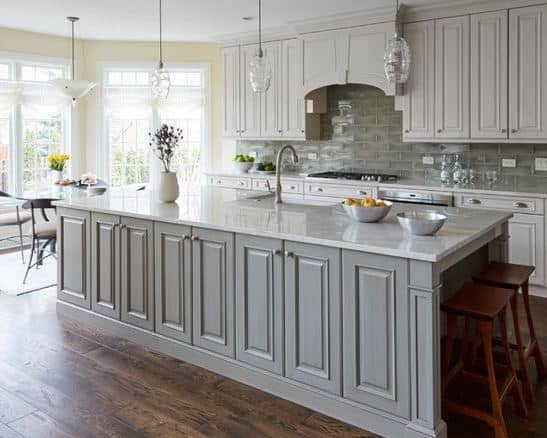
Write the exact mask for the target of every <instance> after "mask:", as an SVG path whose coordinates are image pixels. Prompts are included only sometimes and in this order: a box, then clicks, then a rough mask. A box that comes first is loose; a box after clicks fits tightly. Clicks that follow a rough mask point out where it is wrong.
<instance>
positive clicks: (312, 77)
mask: <svg viewBox="0 0 547 438" xmlns="http://www.w3.org/2000/svg"><path fill="white" fill-rule="evenodd" d="M302 43H303V56H304V89H303V94H304V95H306V94H307V93H309V92H310V91H312V90H316V89H317V88H321V87H325V86H328V85H333V84H345V83H346V74H347V69H348V56H349V33H348V31H346V30H333V31H327V32H316V33H310V34H306V35H304V36H302Z"/></svg>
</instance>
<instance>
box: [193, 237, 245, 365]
mask: <svg viewBox="0 0 547 438" xmlns="http://www.w3.org/2000/svg"><path fill="white" fill-rule="evenodd" d="M192 261H193V275H192V279H193V282H192V284H193V310H194V312H193V323H194V333H193V341H194V345H197V346H199V347H203V348H205V349H207V350H210V351H213V352H215V353H219V354H222V355H224V356H229V357H234V354H235V346H234V235H233V234H232V233H226V232H223V231H215V230H207V229H204V228H192Z"/></svg>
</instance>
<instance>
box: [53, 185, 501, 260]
mask: <svg viewBox="0 0 547 438" xmlns="http://www.w3.org/2000/svg"><path fill="white" fill-rule="evenodd" d="M258 195H263V193H261V192H252V191H241V190H240V191H238V190H235V189H226V188H217V187H203V188H200V189H198V190H196V191H194V192H193V193H182V194H181V196H180V197H179V199H178V200H177V202H176V203H173V204H161V203H159V202H157V201H155V200H151V196H150V193H149V192H148V191H147V190H145V191H141V192H135V191H128V190H116V189H113V190H109V191H108V192H107V193H106V194H104V195H101V196H86V195H85V194H74V195H73V196H71V197H70V198H67V199H64V200H61V201H56V202H55V205H57V206H59V207H67V208H75V209H81V210H86V211H95V212H102V213H110V214H118V215H124V216H130V217H137V218H144V219H150V220H155V221H161V222H169V223H180V224H185V225H190V226H201V227H205V228H211V229H218V230H225V231H232V232H239V233H245V234H251V235H257V236H264V237H273V238H279V239H286V240H292V241H297V242H304V243H314V244H320V245H326V246H333V247H338V248H346V249H354V250H358V251H365V252H371V253H376V254H384V255H390V256H398V257H404V258H410V259H416V260H425V261H430V262H436V261H440V260H442V259H443V258H445V257H447V256H449V255H450V254H452V253H454V252H455V251H457V250H458V249H460V248H463V247H464V246H466V245H467V244H469V243H471V242H473V241H474V240H476V239H478V238H479V237H481V236H483V235H484V234H486V233H487V232H489V231H491V230H492V229H494V228H495V227H498V226H500V225H501V224H503V223H505V222H506V221H507V220H509V219H510V218H511V216H512V215H511V214H507V213H502V212H492V211H479V210H469V209H465V210H462V209H457V208H442V207H441V208H436V210H437V211H442V212H444V213H446V214H447V215H448V220H447V222H446V223H445V225H444V227H443V228H442V229H441V230H440V231H439V232H438V234H437V235H436V236H426V237H420V236H411V235H408V234H406V233H405V232H404V231H403V229H402V228H401V227H400V226H399V224H398V222H397V218H396V217H395V215H396V213H397V212H399V211H401V210H418V209H426V208H427V207H424V206H409V205H403V204H400V205H394V207H393V209H392V211H391V212H390V214H389V215H388V216H387V217H386V218H385V219H384V220H383V221H382V222H380V223H375V224H361V223H358V222H354V221H353V220H352V219H350V218H349V217H347V216H346V215H345V213H344V212H343V210H342V208H341V206H339V205H333V204H325V205H322V206H317V205H311V204H306V201H305V200H300V201H298V202H301V204H293V203H285V204H282V205H280V206H275V204H274V203H273V198H271V197H270V198H266V199H262V200H260V201H257V200H255V199H252V198H251V197H254V196H258ZM287 201H288V202H291V201H290V200H288V199H287ZM308 202H309V201H308Z"/></svg>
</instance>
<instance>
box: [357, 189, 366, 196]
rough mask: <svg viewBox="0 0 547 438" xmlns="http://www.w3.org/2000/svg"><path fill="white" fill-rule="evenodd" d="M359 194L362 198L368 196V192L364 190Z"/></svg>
mask: <svg viewBox="0 0 547 438" xmlns="http://www.w3.org/2000/svg"><path fill="white" fill-rule="evenodd" d="M359 194H360V195H361V196H368V192H365V191H364V190H359Z"/></svg>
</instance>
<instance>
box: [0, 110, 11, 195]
mask: <svg viewBox="0 0 547 438" xmlns="http://www.w3.org/2000/svg"><path fill="white" fill-rule="evenodd" d="M9 130H10V126H9V117H8V116H7V115H5V116H3V117H2V116H1V115H0V190H1V191H3V192H7V191H8V187H9V184H8V178H9V156H10V153H9V137H10V135H9Z"/></svg>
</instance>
